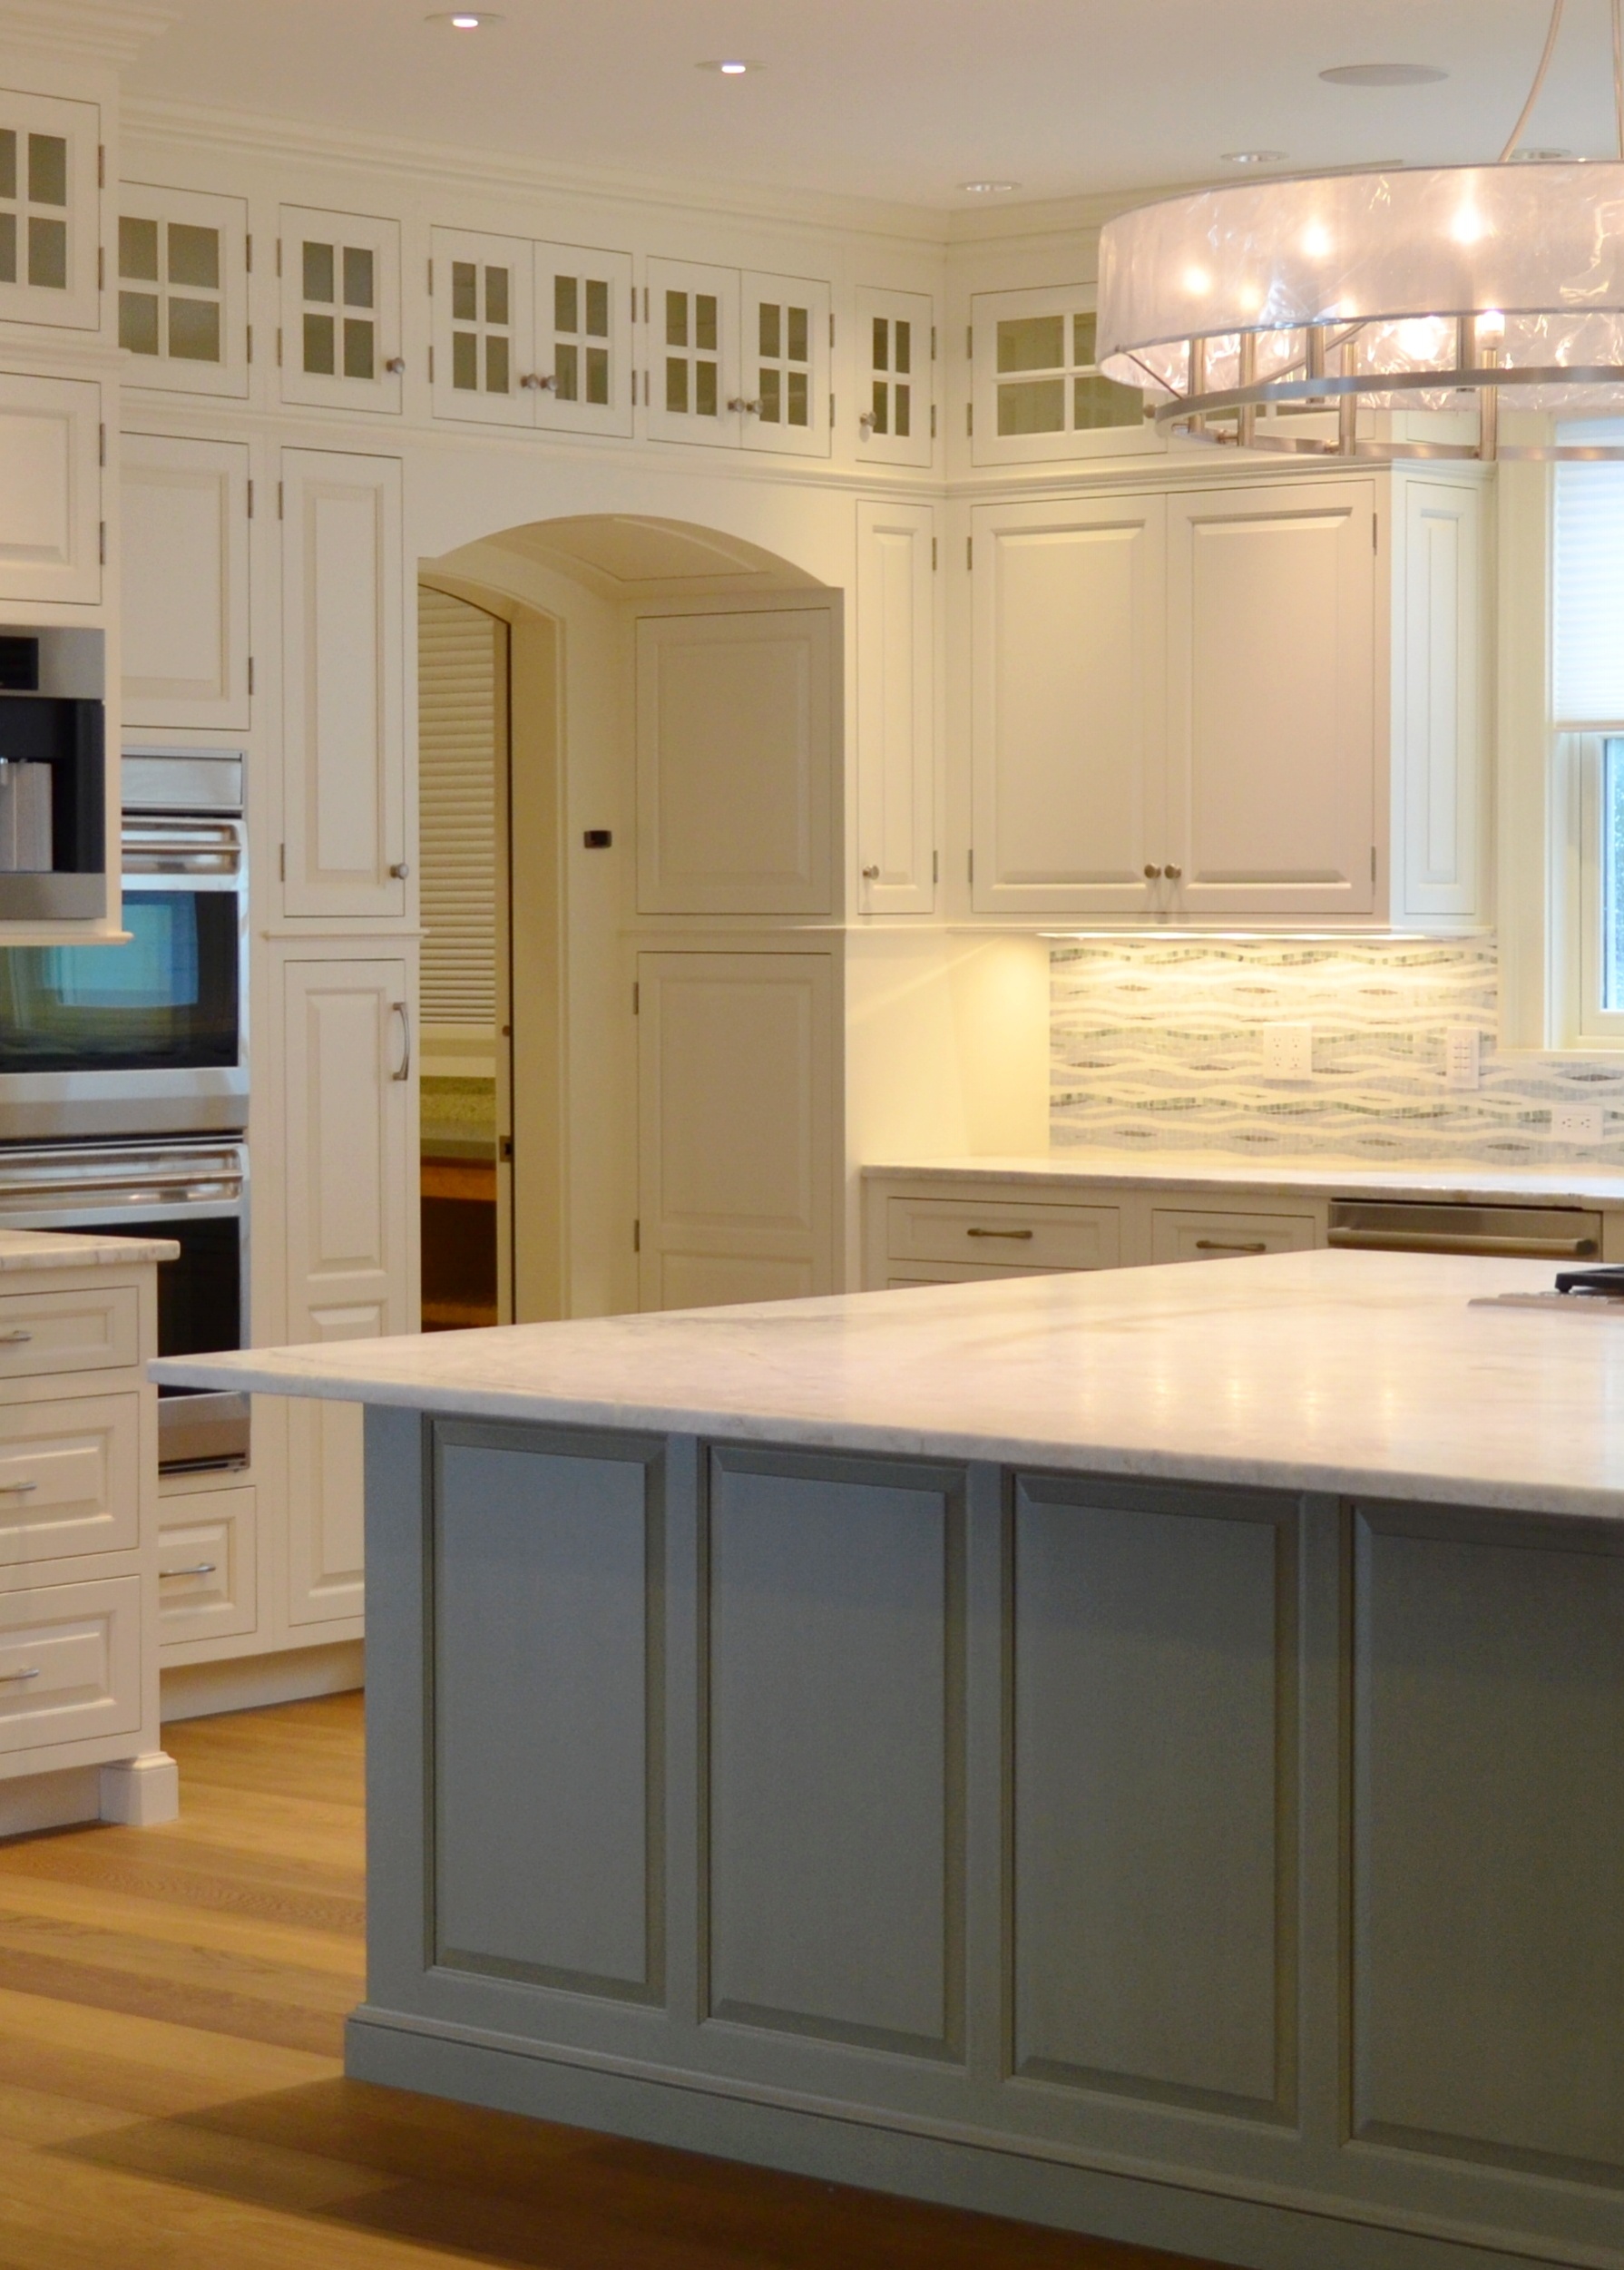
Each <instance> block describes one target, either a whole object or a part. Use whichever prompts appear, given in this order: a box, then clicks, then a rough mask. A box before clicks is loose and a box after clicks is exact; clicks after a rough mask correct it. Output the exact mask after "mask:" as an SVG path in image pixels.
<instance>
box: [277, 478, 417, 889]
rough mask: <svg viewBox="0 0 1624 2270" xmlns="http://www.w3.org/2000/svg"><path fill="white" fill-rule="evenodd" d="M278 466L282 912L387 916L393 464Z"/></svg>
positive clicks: (394, 695) (401, 855)
mask: <svg viewBox="0 0 1624 2270" xmlns="http://www.w3.org/2000/svg"><path fill="white" fill-rule="evenodd" d="M282 470H283V529H282V639H283V651H284V681H283V699H284V703H285V710H286V714H285V719H284V735H285V758H284V768H283V778H284V783H285V785H284V789H283V794H284V797H285V799H286V803H285V813H284V826H285V829H286V848H287V879H286V885H285V890H284V895H283V906H284V911H285V912H286V913H288V914H289V915H399V914H402V913H404V912H405V909H406V889H405V885H404V882H403V880H402V879H401V877H400V876H396V874H394V873H392V872H391V870H392V869H393V868H394V867H396V866H398V865H399V864H400V863H401V862H402V861H403V860H404V859H405V856H406V749H405V731H406V727H405V700H404V685H403V680H402V670H403V655H402V612H401V610H402V598H401V517H400V514H401V481H400V471H401V469H400V463H399V460H398V459H397V458H394V457H356V456H344V455H338V453H336V452H329V451H327V450H316V449H285V450H284V451H283V452H282Z"/></svg>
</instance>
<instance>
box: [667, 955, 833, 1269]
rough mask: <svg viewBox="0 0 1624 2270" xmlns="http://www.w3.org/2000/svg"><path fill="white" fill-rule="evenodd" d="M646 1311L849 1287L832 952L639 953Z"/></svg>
mask: <svg viewBox="0 0 1624 2270" xmlns="http://www.w3.org/2000/svg"><path fill="white" fill-rule="evenodd" d="M638 997H639V1020H638V1182H639V1214H640V1230H639V1250H640V1261H639V1275H638V1292H639V1305H640V1306H641V1307H643V1308H707V1307H710V1306H715V1305H717V1304H718V1303H720V1302H726V1301H749V1300H790V1299H795V1298H797V1297H799V1296H801V1295H803V1294H808V1293H824V1292H828V1291H830V1290H832V1289H833V1287H834V1282H835V1227H834V1223H835V1171H836V1148H837V1140H838V1135H837V1129H836V1105H835V1068H834V1035H833V1018H834V1011H835V989H834V969H833V964H832V961H831V958H830V956H829V955H828V954H640V955H639V956H638Z"/></svg>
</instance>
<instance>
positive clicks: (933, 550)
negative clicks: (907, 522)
mask: <svg viewBox="0 0 1624 2270" xmlns="http://www.w3.org/2000/svg"><path fill="white" fill-rule="evenodd" d="M935 572H936V539H935V538H934V536H933V537H932V538H931V573H932V574H933V575H934V573H935Z"/></svg>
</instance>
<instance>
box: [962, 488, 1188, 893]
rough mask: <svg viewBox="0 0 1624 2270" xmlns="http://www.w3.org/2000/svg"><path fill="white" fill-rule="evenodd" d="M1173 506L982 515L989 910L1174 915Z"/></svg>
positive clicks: (976, 803) (984, 858)
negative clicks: (1169, 886) (1169, 538)
mask: <svg viewBox="0 0 1624 2270" xmlns="http://www.w3.org/2000/svg"><path fill="white" fill-rule="evenodd" d="M1164 509H1165V508H1164V504H1163V500H1162V499H1161V498H1160V497H1155V496H1122V497H1074V498H1064V499H1060V500H1057V501H1056V502H1054V503H1052V504H1008V505H983V506H980V507H978V508H977V509H976V511H975V512H974V513H973V514H972V525H973V537H972V544H973V550H972V553H971V562H972V571H973V601H972V604H973V614H974V630H973V673H974V693H973V773H974V785H973V814H974V817H973V825H974V875H973V895H974V905H975V906H976V909H977V911H978V912H983V913H987V914H1016V913H1031V914H1043V915H1060V914H1110V915H1134V914H1140V913H1143V912H1146V911H1149V910H1150V909H1152V908H1154V907H1156V906H1157V905H1159V904H1160V899H1159V893H1160V891H1161V890H1162V889H1163V888H1164V886H1163V885H1161V883H1160V881H1159V875H1160V868H1161V866H1162V864H1163V862H1164V861H1165V860H1166V858H1167V856H1168V854H1167V851H1166V848H1165V844H1164V840H1163V839H1164V836H1165V826H1164V807H1163V782H1164V764H1165V754H1164V732H1163V715H1164V710H1163V704H1164V700H1165V692H1164V686H1163V679H1164V675H1165V662H1164V656H1165V637H1166V633H1165V624H1164V608H1163V588H1164V586H1163V568H1164V557H1163V555H1164V525H1165V523H1164ZM1152 869H1154V870H1155V872H1154V873H1151V872H1150V870H1152Z"/></svg>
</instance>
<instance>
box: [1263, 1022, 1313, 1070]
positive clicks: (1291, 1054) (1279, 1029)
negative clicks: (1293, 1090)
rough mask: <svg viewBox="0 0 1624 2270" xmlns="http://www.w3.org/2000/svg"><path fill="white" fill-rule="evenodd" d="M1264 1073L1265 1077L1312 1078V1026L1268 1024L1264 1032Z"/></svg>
mask: <svg viewBox="0 0 1624 2270" xmlns="http://www.w3.org/2000/svg"><path fill="white" fill-rule="evenodd" d="M1263 1076H1264V1078H1265V1079H1266V1080H1312V1079H1313V1077H1314V1027H1313V1026H1312V1025H1311V1024H1270V1025H1266V1026H1265V1027H1264V1032H1263Z"/></svg>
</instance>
